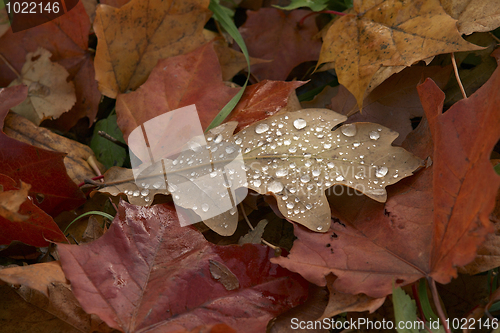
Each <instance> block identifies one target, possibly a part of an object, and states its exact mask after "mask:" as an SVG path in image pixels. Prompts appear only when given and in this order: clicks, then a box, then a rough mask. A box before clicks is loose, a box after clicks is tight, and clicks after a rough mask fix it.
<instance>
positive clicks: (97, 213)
mask: <svg viewBox="0 0 500 333" xmlns="http://www.w3.org/2000/svg"><path fill="white" fill-rule="evenodd" d="M88 215H101V216H102V217H105V218H107V219H108V220H110V221H113V219H114V217H113V216H111V215H109V214H107V213H104V212H99V211H97V210H93V211H90V212H86V213H83V214H82V215H80V216H78V217H77V218H76V219H74V220H73V221H71V223H70V224H68V226H67V227H66V229H64V234H66V231H68V229H69V227H70V226H71V225H72V224H73V223H75V222H76V221H78V220H79V219H81V218H82V217H85V216H88Z"/></svg>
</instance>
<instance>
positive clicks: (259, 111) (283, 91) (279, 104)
mask: <svg viewBox="0 0 500 333" xmlns="http://www.w3.org/2000/svg"><path fill="white" fill-rule="evenodd" d="M303 84H305V82H302V81H293V82H285V81H269V80H264V81H261V82H259V83H257V84H252V85H251V86H248V87H247V88H246V89H245V92H244V93H243V96H241V100H240V101H239V103H238V104H237V105H236V107H235V108H234V110H233V111H232V112H231V113H230V114H229V116H228V117H227V118H226V121H237V122H238V127H236V131H237V132H239V131H240V130H241V129H242V128H244V127H246V126H248V125H251V124H253V123H254V122H256V121H259V120H262V119H265V118H268V117H269V116H272V115H274V114H276V113H278V112H280V113H284V112H288V111H297V110H300V109H301V107H300V103H298V100H297V96H296V95H295V89H297V88H298V87H300V86H302V85H303Z"/></svg>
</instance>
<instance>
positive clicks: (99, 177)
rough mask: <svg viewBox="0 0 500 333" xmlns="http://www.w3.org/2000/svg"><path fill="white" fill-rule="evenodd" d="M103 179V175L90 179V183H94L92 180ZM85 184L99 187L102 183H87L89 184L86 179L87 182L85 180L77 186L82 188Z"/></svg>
mask: <svg viewBox="0 0 500 333" xmlns="http://www.w3.org/2000/svg"><path fill="white" fill-rule="evenodd" d="M103 178H104V176H103V175H101V176H97V177H94V178H92V181H94V180H99V179H103ZM85 184H91V185H95V184H99V186H101V185H102V183H98V182H95V183H89V182H88V179H87V180H85V181H83V182H81V183H80V184H78V187H82V186H83V185H85Z"/></svg>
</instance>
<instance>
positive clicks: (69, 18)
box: [0, 1, 101, 130]
mask: <svg viewBox="0 0 500 333" xmlns="http://www.w3.org/2000/svg"><path fill="white" fill-rule="evenodd" d="M89 31H90V22H89V19H88V16H87V14H86V12H85V8H84V7H83V5H82V4H81V1H80V2H78V3H77V5H76V6H75V7H74V8H73V9H72V10H71V11H68V12H67V13H66V14H64V15H62V16H60V17H58V18H56V19H54V20H52V21H49V22H47V23H44V24H42V25H39V26H36V27H33V28H30V29H27V30H24V31H20V32H16V33H13V32H12V31H11V30H10V29H9V30H8V31H7V32H6V33H5V35H3V36H2V37H1V38H0V53H1V54H2V55H3V56H4V57H5V58H6V60H7V61H8V62H9V64H10V65H11V66H12V67H13V68H14V69H15V70H16V71H17V72H21V69H22V67H23V65H24V62H25V59H26V55H27V54H28V53H30V52H35V51H36V50H37V49H38V48H39V47H43V48H44V49H46V50H48V51H49V52H50V53H52V58H51V59H52V61H54V62H57V63H59V64H60V65H62V66H64V68H66V70H67V71H68V72H69V73H70V77H69V80H70V81H73V82H74V84H75V92H76V103H75V105H74V106H73V108H72V109H71V110H70V111H69V112H66V113H64V114H63V115H62V116H61V117H60V118H59V119H57V121H55V122H54V124H56V125H57V126H59V127H60V128H63V129H66V130H67V129H69V128H71V127H73V126H74V125H75V124H76V122H77V121H78V120H79V119H80V118H82V117H88V118H89V123H90V124H92V123H93V122H94V118H95V116H96V114H97V108H98V105H99V102H100V100H101V94H100V92H99V90H98V89H97V83H96V81H95V78H94V77H95V72H94V64H93V61H92V53H91V52H89V50H88V43H89V42H88V35H89ZM19 41H23V42H22V43H20V42H19ZM16 78H17V75H16V73H14V72H13V71H12V70H11V69H10V68H9V66H8V65H7V64H5V63H4V62H3V61H0V86H7V85H8V84H9V83H10V82H12V81H13V80H14V79H16Z"/></svg>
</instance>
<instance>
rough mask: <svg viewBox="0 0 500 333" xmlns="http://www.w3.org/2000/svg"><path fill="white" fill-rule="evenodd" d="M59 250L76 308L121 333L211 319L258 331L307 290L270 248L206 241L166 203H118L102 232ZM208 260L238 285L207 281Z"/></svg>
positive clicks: (186, 326)
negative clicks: (276, 262)
mask: <svg viewBox="0 0 500 333" xmlns="http://www.w3.org/2000/svg"><path fill="white" fill-rule="evenodd" d="M58 251H59V254H60V256H61V263H62V267H63V270H64V273H65V275H66V277H67V278H68V279H69V280H70V281H71V287H72V289H73V291H74V293H75V296H76V298H77V299H78V300H79V302H80V304H81V305H82V308H83V309H84V310H85V311H86V312H87V313H96V314H99V316H100V317H101V318H102V319H103V320H104V321H105V322H106V323H107V324H108V325H109V326H111V327H113V328H116V329H121V330H123V331H125V332H137V331H148V330H152V329H154V330H155V331H156V332H165V331H167V329H168V331H169V332H174V331H176V330H179V331H183V330H191V329H193V328H195V327H197V326H199V325H208V324H216V323H225V324H227V325H229V326H230V327H233V328H234V329H236V330H237V332H244V333H245V332H248V333H254V332H263V331H265V328H266V325H267V323H268V321H269V320H270V319H271V318H273V317H274V316H276V315H278V314H280V313H282V312H284V311H286V310H288V309H290V308H291V307H293V306H296V305H298V304H299V303H301V302H303V301H304V300H305V298H306V295H307V283H304V282H305V281H304V280H303V279H302V278H301V277H300V276H299V275H296V274H290V272H288V271H286V270H284V269H281V268H280V267H277V266H275V265H273V264H271V263H270V262H269V258H270V257H272V256H273V252H274V251H272V250H270V249H269V248H266V247H264V246H262V245H255V244H245V245H244V246H243V247H240V246H235V245H233V246H217V245H214V244H211V243H209V242H208V241H206V240H205V238H204V237H203V235H202V234H200V233H199V232H198V231H196V230H193V229H191V228H190V227H181V226H180V224H179V220H178V218H177V216H176V214H175V209H174V206H173V205H156V206H154V207H149V208H147V207H137V206H133V205H130V204H127V203H125V202H122V203H121V204H120V206H119V209H118V214H117V215H116V217H115V219H114V221H113V223H112V224H111V228H110V229H109V231H108V232H106V234H104V236H102V237H101V238H99V239H98V240H97V241H95V242H93V243H90V244H85V245H81V246H77V245H63V244H61V245H58ZM102 253H106V255H102ZM210 261H212V262H218V263H220V264H222V265H224V266H225V267H226V268H227V269H228V270H229V271H230V272H231V273H232V274H233V275H234V276H235V278H236V279H237V280H238V281H239V283H238V284H239V286H237V287H236V288H235V289H234V290H228V289H226V287H225V286H224V285H223V284H222V283H221V282H219V281H220V280H216V279H214V278H213V277H212V274H211V272H210ZM232 286H234V285H233V284H232ZM108 295H113V297H109V296H108Z"/></svg>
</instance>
